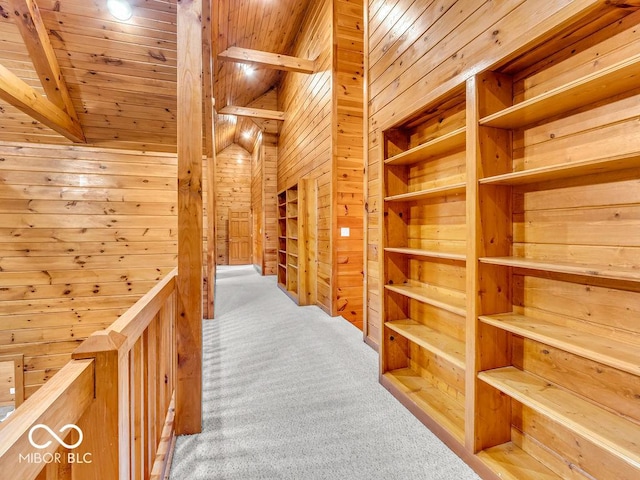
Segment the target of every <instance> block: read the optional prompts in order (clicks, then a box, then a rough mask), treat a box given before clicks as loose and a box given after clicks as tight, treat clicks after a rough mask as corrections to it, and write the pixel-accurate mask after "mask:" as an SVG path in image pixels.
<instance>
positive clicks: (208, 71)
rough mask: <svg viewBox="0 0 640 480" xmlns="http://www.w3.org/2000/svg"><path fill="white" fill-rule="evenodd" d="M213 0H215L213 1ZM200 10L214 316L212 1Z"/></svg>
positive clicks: (209, 311)
mask: <svg viewBox="0 0 640 480" xmlns="http://www.w3.org/2000/svg"><path fill="white" fill-rule="evenodd" d="M214 3H215V2H214ZM202 10H203V16H202V21H203V29H202V31H203V35H204V37H203V39H202V61H203V65H202V67H203V77H202V79H203V87H204V138H205V142H204V151H205V155H206V157H207V172H206V174H207V179H206V186H207V207H206V208H207V235H206V237H207V244H206V256H207V258H206V261H205V265H206V272H207V273H206V278H207V305H206V309H205V312H204V313H205V316H206V318H210V319H211V318H213V317H214V305H215V285H216V203H215V202H216V196H215V182H214V178H215V173H216V149H215V132H214V127H215V125H214V122H213V115H214V111H213V107H214V103H215V101H214V98H213V29H212V21H211V19H212V18H217V17H213V12H212V2H211V0H202Z"/></svg>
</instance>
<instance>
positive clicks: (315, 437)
mask: <svg viewBox="0 0 640 480" xmlns="http://www.w3.org/2000/svg"><path fill="white" fill-rule="evenodd" d="M216 298H217V301H216V320H213V321H205V323H204V380H203V381H204V393H203V398H204V405H203V432H202V433H201V434H198V435H192V436H183V437H179V438H178V439H177V443H176V450H175V455H174V458H173V466H172V472H171V478H172V479H174V480H179V479H193V478H198V479H229V480H231V479H237V480H241V479H242V480H250V479H276V478H277V479H296V480H301V479H305V480H306V479H358V478H362V479H394V480H395V479H398V480H404V479H428V480H437V479H442V480H449V479H456V480H460V479H475V478H478V477H477V476H476V475H475V474H474V473H473V472H472V471H471V469H469V468H468V467H467V466H466V465H465V464H464V463H463V462H462V460H460V459H459V458H458V457H457V456H456V455H455V454H453V453H452V452H451V451H450V450H449V449H448V448H447V447H446V446H444V444H442V443H441V442H440V441H439V440H438V439H437V438H436V437H435V436H434V435H433V434H432V433H431V432H430V431H429V430H428V429H427V428H425V427H424V426H423V425H422V424H421V423H420V422H419V421H418V420H417V419H416V418H415V417H414V416H413V415H411V413H409V412H408V411H407V410H406V409H405V408H404V407H402V405H401V404H400V403H398V401H397V400H395V399H394V398H393V396H391V395H390V394H389V393H388V392H387V391H386V390H385V389H384V388H383V387H382V386H381V385H380V384H379V383H378V380H377V372H378V365H377V358H378V357H377V355H376V353H375V352H374V351H373V350H372V349H371V348H370V347H368V346H366V345H365V344H364V343H363V342H362V335H361V332H360V331H359V330H357V329H355V328H354V327H353V326H351V325H350V324H349V323H347V322H345V321H343V320H341V319H339V318H331V317H329V316H327V315H326V314H325V313H324V312H322V311H321V310H320V309H319V308H317V307H303V308H301V307H298V306H296V305H295V304H294V303H293V302H291V300H289V299H288V298H287V296H286V295H285V294H284V293H283V292H281V291H280V290H279V289H278V288H277V287H276V283H275V277H261V276H259V275H258V274H257V273H256V272H255V271H254V270H253V268H252V267H250V266H242V267H224V266H222V267H218V277H217V283H216ZM425 452H431V453H430V454H428V455H425Z"/></svg>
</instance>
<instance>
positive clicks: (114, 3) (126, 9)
mask: <svg viewBox="0 0 640 480" xmlns="http://www.w3.org/2000/svg"><path fill="white" fill-rule="evenodd" d="M107 10H109V13H110V14H111V15H113V16H114V17H115V18H116V19H118V20H120V21H121V22H126V21H127V20H129V19H130V18H131V17H132V16H133V8H132V7H131V5H129V3H128V2H127V1H126V0H107Z"/></svg>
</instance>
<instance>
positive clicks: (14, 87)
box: [0, 65, 86, 143]
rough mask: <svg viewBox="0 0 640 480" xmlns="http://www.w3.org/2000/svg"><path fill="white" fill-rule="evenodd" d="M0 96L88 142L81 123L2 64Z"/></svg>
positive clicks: (45, 121)
mask: <svg viewBox="0 0 640 480" xmlns="http://www.w3.org/2000/svg"><path fill="white" fill-rule="evenodd" d="M0 98H2V99H3V100H4V101H6V102H8V103H10V104H11V105H13V106H14V107H16V108H18V109H19V110H22V111H23V112H24V113H26V114H27V115H29V116H30V117H32V118H34V119H35V120H38V121H39V122H42V123H43V124H44V125H46V126H48V127H49V128H52V129H53V130H55V131H56V132H58V133H60V134H61V135H64V136H65V137H67V138H68V139H69V140H72V141H74V142H83V143H84V142H86V139H85V138H84V133H83V132H82V128H81V127H80V123H79V122H78V121H77V120H75V119H73V118H71V117H70V116H69V114H68V113H67V112H65V111H64V110H62V109H61V108H59V107H58V106H56V105H55V104H54V103H53V102H52V101H51V100H49V99H47V98H46V97H43V96H42V95H40V94H39V93H38V92H37V91H35V90H34V89H33V88H32V87H31V86H30V85H28V84H27V83H26V82H25V81H24V80H21V79H20V78H18V77H17V76H16V75H15V74H13V73H12V72H11V71H9V70H8V69H7V68H6V67H4V66H3V65H0Z"/></svg>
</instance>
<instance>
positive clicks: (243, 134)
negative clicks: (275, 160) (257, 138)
mask: <svg viewBox="0 0 640 480" xmlns="http://www.w3.org/2000/svg"><path fill="white" fill-rule="evenodd" d="M242 138H244V139H245V140H249V139H250V138H251V134H250V133H249V132H242Z"/></svg>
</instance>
